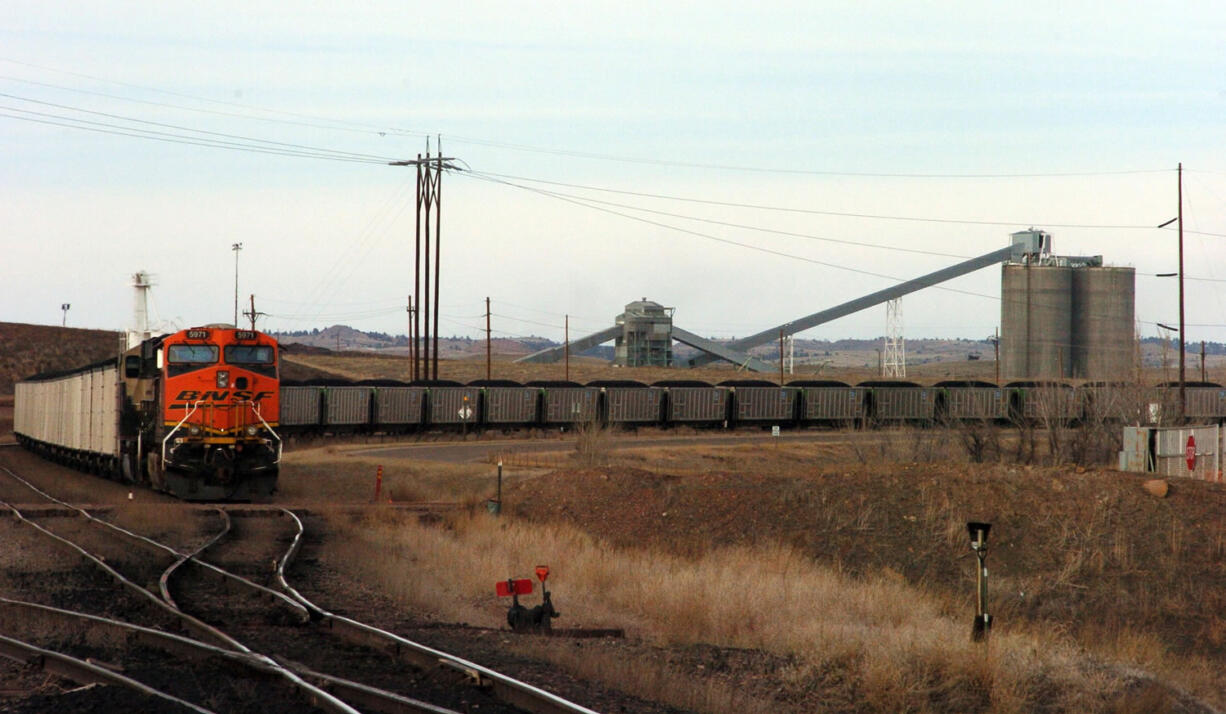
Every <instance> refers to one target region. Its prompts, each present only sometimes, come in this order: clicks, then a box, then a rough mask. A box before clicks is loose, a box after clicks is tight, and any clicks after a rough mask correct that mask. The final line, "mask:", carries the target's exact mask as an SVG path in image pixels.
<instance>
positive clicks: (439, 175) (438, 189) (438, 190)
mask: <svg viewBox="0 0 1226 714" xmlns="http://www.w3.org/2000/svg"><path fill="white" fill-rule="evenodd" d="M437 144H438V158H437V159H436V161H437V163H436V168H435V171H434V208H435V211H434V376H433V377H432V379H438V284H439V278H440V277H441V276H442V273H441V272H440V270H439V256H440V255H441V254H442V252H443V251H442V246H441V245H440V244H439V238H441V237H442V235H443V137H442V135H439V136H438V141H437ZM426 176H427V177H429V176H430V164H429V162H427V163H426ZM429 215H430V214H429V213H427V214H426V221H427V222H429V220H430V218H429Z"/></svg>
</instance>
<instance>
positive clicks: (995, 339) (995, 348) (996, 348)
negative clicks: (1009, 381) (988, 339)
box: [992, 326, 1000, 386]
mask: <svg viewBox="0 0 1226 714" xmlns="http://www.w3.org/2000/svg"><path fill="white" fill-rule="evenodd" d="M992 352H993V353H995V355H996V358H995V364H996V384H997V386H999V385H1000V327H999V326H998V327H997V328H996V331H995V332H993V333H992Z"/></svg>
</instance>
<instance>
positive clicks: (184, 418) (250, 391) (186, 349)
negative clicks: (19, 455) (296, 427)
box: [14, 325, 281, 500]
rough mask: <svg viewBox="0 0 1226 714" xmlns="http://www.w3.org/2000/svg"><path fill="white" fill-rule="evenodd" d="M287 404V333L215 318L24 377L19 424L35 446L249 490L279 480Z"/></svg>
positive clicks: (144, 474)
mask: <svg viewBox="0 0 1226 714" xmlns="http://www.w3.org/2000/svg"><path fill="white" fill-rule="evenodd" d="M279 412H280V381H279V379H278V354H277V343H276V341H275V340H273V339H272V338H271V337H269V336H267V335H264V334H262V333H260V332H256V331H254V330H238V329H235V328H234V327H232V326H229V325H207V326H204V327H193V328H191V329H188V330H181V331H179V332H176V333H174V334H171V335H163V336H159V337H154V338H151V339H148V340H145V341H143V342H141V343H140V344H139V345H136V346H135V347H132V348H131V349H128V350H126V351H124V352H123V353H121V354H120V355H118V356H117V357H116V358H115V359H111V360H106V361H104V362H101V363H97V364H93V365H89V366H86V367H82V368H80V369H75V370H68V371H64V372H58V373H54V374H43V375H37V376H34V377H30V378H28V379H25V380H22V381H21V382H19V383H18V384H17V389H16V395H15V402H14V433H15V435H16V437H17V440H18V441H19V442H20V443H21V444H22V445H24V446H26V447H27V448H29V449H31V450H33V451H35V452H38V453H41V454H44V455H46V456H49V457H51V458H55V459H57V460H59V461H62V462H64V463H68V464H71V465H73V466H76V467H79V468H82V469H84V470H88V471H92V472H96V473H99V474H104V475H107V476H110V477H113V478H116V479H120V480H124V481H127V482H130V483H136V484H142V485H147V486H150V487H152V488H154V489H156V490H159V491H165V492H167V493H170V494H173V495H175V496H178V497H180V498H184V499H189V500H226V499H237V500H247V499H251V498H259V497H264V496H268V495H270V494H271V493H273V491H274V490H275V489H276V483H277V472H278V469H279V465H280V462H281V437H280V435H279V434H278V433H277V428H278V423H279Z"/></svg>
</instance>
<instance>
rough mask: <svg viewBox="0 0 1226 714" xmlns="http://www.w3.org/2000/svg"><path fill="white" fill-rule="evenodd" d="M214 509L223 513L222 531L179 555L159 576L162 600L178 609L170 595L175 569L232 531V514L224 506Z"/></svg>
mask: <svg viewBox="0 0 1226 714" xmlns="http://www.w3.org/2000/svg"><path fill="white" fill-rule="evenodd" d="M214 510H215V511H217V513H218V514H220V515H221V522H222V524H223V527H222V529H221V532H219V533H218V534H217V535H215V536H213V537H212V538H210V539H209V540H208V542H206V543H205V544H204V545H202V546H200V547H199V548H197V549H195V550H193V551H192V552H191V553H186V554H183V555H181V556H179V559H178V560H176V561H175V562H174V563H171V565H170V567H168V568H166V570H164V571H162V577H160V578H158V590H160V591H161V592H162V600H164V601H165V602H166V604H167V605H170V606H171V607H173V608H174V609H176V610H179V609H180V608H179V605H178V603H176V602H175V599H174V598H173V597H171V595H170V576H171V575H174V573H175V571H176V570H178V569H179V566H181V565H183V564H184V563H186V562H187V561H189V560H191V559H192V558H195V557H196V556H197V555H200V553H202V552H204V549H205V548H208V547H209V546H211V545H213V544H214V543H216V542H217V541H219V540H221V539H222V538H224V537H225V536H226V534H227V533H229V532H230V525H231V524H230V514H228V513H226V510H225V509H224V508H214Z"/></svg>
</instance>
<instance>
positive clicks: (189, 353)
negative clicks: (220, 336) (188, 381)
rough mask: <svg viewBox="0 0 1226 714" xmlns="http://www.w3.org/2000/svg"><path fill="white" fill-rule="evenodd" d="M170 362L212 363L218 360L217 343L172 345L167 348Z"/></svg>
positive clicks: (167, 358)
mask: <svg viewBox="0 0 1226 714" xmlns="http://www.w3.org/2000/svg"><path fill="white" fill-rule="evenodd" d="M166 361H167V362H169V363H170V364H212V363H214V362H216V361H217V345H170V346H169V347H168V348H166Z"/></svg>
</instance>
